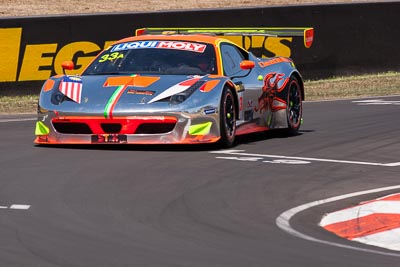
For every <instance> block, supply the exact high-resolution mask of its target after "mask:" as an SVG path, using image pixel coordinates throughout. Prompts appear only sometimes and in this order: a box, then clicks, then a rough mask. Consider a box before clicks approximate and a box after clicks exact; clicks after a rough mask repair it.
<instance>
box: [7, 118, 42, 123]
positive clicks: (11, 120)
mask: <svg viewBox="0 0 400 267" xmlns="http://www.w3.org/2000/svg"><path fill="white" fill-rule="evenodd" d="M35 120H37V118H20V119H0V123H1V122H19V121H35Z"/></svg>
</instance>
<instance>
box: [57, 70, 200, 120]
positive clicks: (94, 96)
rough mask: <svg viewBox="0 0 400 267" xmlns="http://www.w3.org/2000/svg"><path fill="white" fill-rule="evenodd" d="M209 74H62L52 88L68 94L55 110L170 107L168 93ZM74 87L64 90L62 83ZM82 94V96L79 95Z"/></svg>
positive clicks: (117, 109) (101, 111) (184, 88)
mask: <svg viewBox="0 0 400 267" xmlns="http://www.w3.org/2000/svg"><path fill="white" fill-rule="evenodd" d="M205 78H206V76H188V75H160V76H150V75H131V76H128V75H127V76H121V75H111V76H110V75H91V76H63V77H60V78H59V80H58V84H57V83H56V85H55V87H57V88H54V90H53V93H54V92H57V93H58V94H60V93H62V94H64V95H65V96H67V97H66V98H63V99H64V100H63V101H60V102H59V103H54V102H55V101H54V97H53V100H52V102H53V104H56V106H57V108H55V109H56V110H60V111H72V110H75V111H77V112H86V113H97V114H98V113H107V112H111V111H114V112H115V111H120V112H123V111H129V110H138V109H142V110H148V109H154V108H156V109H157V107H158V108H159V109H165V108H167V107H168V103H169V97H171V96H172V95H175V94H178V93H180V92H183V91H185V90H187V89H188V88H190V87H191V86H193V85H194V84H195V83H196V82H199V81H202V80H204V79H205ZM67 83H69V84H68V85H67V86H69V87H70V88H75V89H72V90H69V91H68V90H66V91H62V92H61V87H62V85H63V84H67ZM59 92H60V93H59ZM76 95H79V97H76Z"/></svg>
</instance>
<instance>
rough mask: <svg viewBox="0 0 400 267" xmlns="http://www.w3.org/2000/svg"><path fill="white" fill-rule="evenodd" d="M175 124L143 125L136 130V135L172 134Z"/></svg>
mask: <svg viewBox="0 0 400 267" xmlns="http://www.w3.org/2000/svg"><path fill="white" fill-rule="evenodd" d="M174 127H175V123H143V124H141V125H139V127H138V128H137V129H136V131H135V134H163V133H168V132H171V131H172V130H173V129H174Z"/></svg>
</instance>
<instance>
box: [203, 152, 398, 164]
mask: <svg viewBox="0 0 400 267" xmlns="http://www.w3.org/2000/svg"><path fill="white" fill-rule="evenodd" d="M242 151H244V150H222V151H211V152H210V153H214V154H228V155H238V156H246V157H265V158H278V159H291V160H300V161H318V162H331V163H342V164H355V165H369V166H383V167H397V166H400V162H393V163H378V162H364V161H351V160H337V159H320V158H307V157H291V156H280V155H268V154H253V153H243V152H242Z"/></svg>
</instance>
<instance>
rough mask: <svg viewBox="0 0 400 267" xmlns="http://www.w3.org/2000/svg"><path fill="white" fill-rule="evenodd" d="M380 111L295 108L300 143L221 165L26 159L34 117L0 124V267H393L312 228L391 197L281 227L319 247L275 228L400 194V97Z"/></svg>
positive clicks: (148, 158)
mask: <svg viewBox="0 0 400 267" xmlns="http://www.w3.org/2000/svg"><path fill="white" fill-rule="evenodd" d="M375 99H376V98H375ZM380 99H383V100H384V101H385V103H386V102H388V103H386V104H379V105H378V104H374V105H365V103H364V104H363V105H361V103H356V102H353V101H352V100H344V101H332V102H306V103H305V104H304V125H303V126H302V130H301V133H300V134H299V135H297V136H293V137H288V136H284V135H282V133H281V132H268V133H266V134H256V135H250V136H246V137H242V138H240V139H239V142H238V144H237V145H236V146H235V147H234V148H233V149H234V150H235V151H230V152H227V151H221V150H216V149H215V148H214V147H213V146H95V147H92V146H86V147H85V146H57V147H46V146H35V145H34V144H33V143H32V141H33V131H34V121H33V120H30V118H33V116H32V115H25V116H13V117H11V118H10V117H5V116H3V117H0V149H1V156H0V237H1V238H0V266H7V267H9V266H29V267H31V266H41V267H50V266H52V267H53V266H66V267H75V266H82V267H89V266H96V267H100V266H149V267H150V266H151V267H152V266H157V267H158V266H171V267H172V266H174V267H175V266H176V267H186V266H188V267H189V266H199V267H200V266H201V267H203V266H207V267H211V266H215V267H223V266H227V267H228V266H229V267H234V266H237V267H244V266H246V267H247V266H254V267H256V266H257V267H258V266H263V267H264V266H274V267H293V266H296V267H309V266H334V267H337V266H352V267H353V266H354V267H356V266H360V267H361V266H362V267H366V266H371V267H372V266H373V267H376V266H379V267H382V266H390V267H392V266H398V265H399V263H400V252H399V253H397V252H395V251H390V250H385V249H382V248H378V247H372V246H367V245H363V244H360V243H356V242H351V241H348V240H344V239H341V238H339V237H336V236H335V235H333V234H331V233H329V232H326V231H325V230H323V229H322V228H321V227H319V226H318V223H319V221H320V220H321V217H322V216H323V215H324V214H325V213H327V212H332V211H335V210H338V209H341V208H345V207H348V206H351V205H355V204H357V203H359V202H360V201H363V200H369V199H373V198H375V197H380V196H385V195H388V194H391V193H398V192H400V189H395V190H385V191H383V192H376V193H370V194H361V195H355V196H353V197H349V198H343V199H340V200H337V201H332V202H327V203H322V202H321V203H322V204H320V205H315V206H310V207H307V208H305V209H303V210H301V211H299V212H297V213H294V214H292V215H293V216H292V217H291V218H290V221H289V222H288V223H289V224H290V227H291V230H292V231H295V232H298V233H301V234H302V235H304V236H306V237H312V238H311V239H315V240H322V241H323V242H322V243H321V242H315V240H307V239H304V238H302V237H299V236H295V235H293V233H290V231H284V230H282V229H281V228H280V227H278V225H277V223H276V222H277V218H278V217H279V216H280V215H281V214H282V213H285V212H286V211H288V210H291V209H293V208H294V207H298V206H300V205H304V204H306V203H311V202H314V201H317V200H323V199H327V198H331V197H335V196H341V195H344V194H349V193H354V192H360V191H363V190H371V189H375V188H382V187H388V186H396V185H399V184H400V179H399V178H400V175H399V173H400V166H396V163H398V162H400V134H399V133H400V123H399V122H400V105H399V104H398V103H399V102H391V101H400V97H387V98H380ZM21 118H25V119H23V120H19V119H21ZM26 118H27V119H26ZM8 119H11V120H8ZM239 150H240V151H239ZM211 152H218V153H211ZM289 230H290V229H289ZM335 244H336V245H335ZM337 244H339V246H338V245H337ZM340 245H343V246H340ZM352 248H354V249H352Z"/></svg>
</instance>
